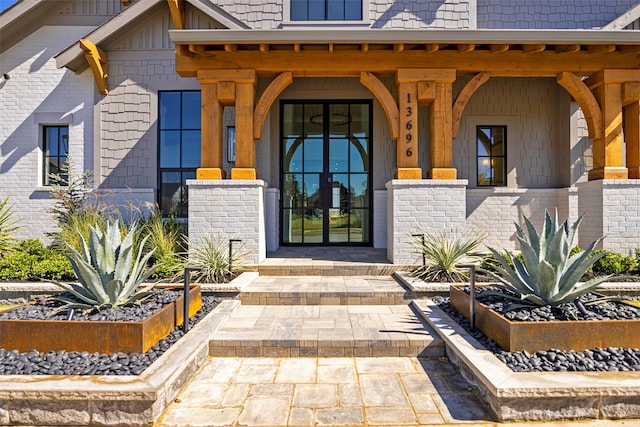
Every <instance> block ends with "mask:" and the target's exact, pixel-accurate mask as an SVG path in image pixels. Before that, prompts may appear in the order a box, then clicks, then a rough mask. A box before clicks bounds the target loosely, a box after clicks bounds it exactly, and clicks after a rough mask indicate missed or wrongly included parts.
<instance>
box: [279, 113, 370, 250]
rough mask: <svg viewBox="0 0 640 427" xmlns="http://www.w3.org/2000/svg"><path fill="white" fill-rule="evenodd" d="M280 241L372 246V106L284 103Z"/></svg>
mask: <svg viewBox="0 0 640 427" xmlns="http://www.w3.org/2000/svg"><path fill="white" fill-rule="evenodd" d="M280 108H281V110H280V119H281V123H280V129H281V135H282V136H281V153H282V154H281V170H282V178H281V195H282V197H281V198H280V203H281V215H280V218H281V227H280V230H281V241H282V243H283V244H309V245H362V246H366V245H370V244H371V191H370V186H371V160H372V159H371V143H372V141H371V127H372V120H371V117H372V116H371V115H372V104H371V101H314V102H309V101H283V102H282V103H281V104H280Z"/></svg>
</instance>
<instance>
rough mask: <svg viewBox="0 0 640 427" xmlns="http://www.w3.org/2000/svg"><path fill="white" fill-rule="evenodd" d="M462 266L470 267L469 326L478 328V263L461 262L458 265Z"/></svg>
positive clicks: (473, 329)
mask: <svg viewBox="0 0 640 427" xmlns="http://www.w3.org/2000/svg"><path fill="white" fill-rule="evenodd" d="M458 267H460V268H468V269H469V285H470V286H469V287H470V290H469V292H470V298H469V326H471V330H472V331H475V330H476V265H475V264H461V265H458Z"/></svg>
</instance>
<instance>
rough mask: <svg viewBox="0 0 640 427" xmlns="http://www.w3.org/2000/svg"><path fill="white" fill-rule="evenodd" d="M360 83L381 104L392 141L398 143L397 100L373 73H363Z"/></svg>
mask: <svg viewBox="0 0 640 427" xmlns="http://www.w3.org/2000/svg"><path fill="white" fill-rule="evenodd" d="M360 83H362V85H363V86H364V87H366V88H367V89H369V90H370V91H371V93H372V94H373V96H375V97H376V99H377V100H378V101H379V102H380V104H381V105H382V109H383V110H384V112H385V114H386V115H387V120H388V122H389V129H390V130H391V139H393V140H394V141H396V140H397V139H398V138H399V137H400V129H399V126H400V125H399V120H400V119H399V117H400V112H399V110H398V105H397V104H396V101H395V99H393V96H391V93H390V92H389V89H387V87H386V86H385V85H384V83H382V82H381V81H380V79H378V78H377V77H376V76H374V75H373V74H372V73H368V72H363V73H361V74H360Z"/></svg>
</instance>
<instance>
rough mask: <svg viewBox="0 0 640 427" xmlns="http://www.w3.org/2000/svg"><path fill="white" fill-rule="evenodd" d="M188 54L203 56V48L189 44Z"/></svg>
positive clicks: (202, 46)
mask: <svg viewBox="0 0 640 427" xmlns="http://www.w3.org/2000/svg"><path fill="white" fill-rule="evenodd" d="M189 52H191V53H193V54H196V55H204V54H205V47H204V45H202V44H190V45H189Z"/></svg>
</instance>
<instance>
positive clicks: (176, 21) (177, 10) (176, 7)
mask: <svg viewBox="0 0 640 427" xmlns="http://www.w3.org/2000/svg"><path fill="white" fill-rule="evenodd" d="M167 3H168V4H169V11H170V12H171V20H172V21H173V28H175V29H176V30H184V29H185V13H184V1H183V0H167Z"/></svg>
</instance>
